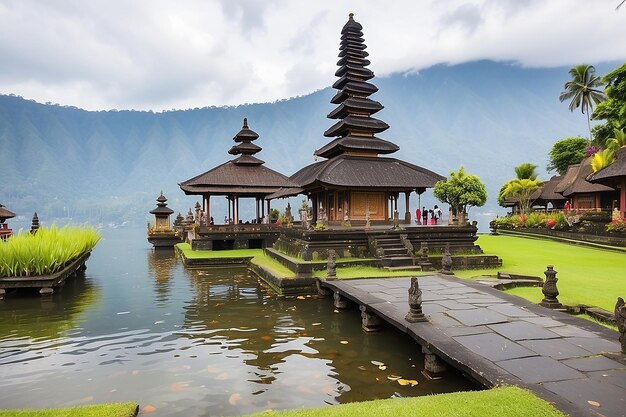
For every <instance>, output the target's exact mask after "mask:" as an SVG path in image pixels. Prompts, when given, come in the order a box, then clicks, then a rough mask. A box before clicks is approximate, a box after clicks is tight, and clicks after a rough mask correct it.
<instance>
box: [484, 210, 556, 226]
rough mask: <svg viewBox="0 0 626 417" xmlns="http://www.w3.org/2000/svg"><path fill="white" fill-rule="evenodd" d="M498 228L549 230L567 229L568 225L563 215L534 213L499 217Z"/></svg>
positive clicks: (496, 221) (496, 222)
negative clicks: (544, 228) (541, 228)
mask: <svg viewBox="0 0 626 417" xmlns="http://www.w3.org/2000/svg"><path fill="white" fill-rule="evenodd" d="M495 225H496V226H497V227H503V228H505V229H506V228H510V229H519V228H522V227H528V228H537V227H546V228H548V229H558V230H563V229H567V227H568V225H567V222H566V220H565V216H564V215H563V213H561V212H558V213H543V212H532V213H530V214H528V215H524V214H513V215H510V216H506V217H498V218H497V219H495Z"/></svg>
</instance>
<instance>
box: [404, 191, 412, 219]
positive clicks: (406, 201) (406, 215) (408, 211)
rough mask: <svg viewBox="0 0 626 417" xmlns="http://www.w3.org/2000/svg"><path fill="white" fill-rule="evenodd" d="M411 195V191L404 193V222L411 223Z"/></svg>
mask: <svg viewBox="0 0 626 417" xmlns="http://www.w3.org/2000/svg"><path fill="white" fill-rule="evenodd" d="M410 197H411V192H410V191H406V192H405V193H404V209H405V211H404V223H406V224H411V206H410V204H409V200H410Z"/></svg>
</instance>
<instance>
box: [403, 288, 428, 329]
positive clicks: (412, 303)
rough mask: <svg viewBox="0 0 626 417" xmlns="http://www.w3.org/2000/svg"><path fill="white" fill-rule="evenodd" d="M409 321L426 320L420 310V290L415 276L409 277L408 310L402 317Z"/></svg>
mask: <svg viewBox="0 0 626 417" xmlns="http://www.w3.org/2000/svg"><path fill="white" fill-rule="evenodd" d="M404 318H405V320H406V321H408V322H409V323H417V322H420V321H428V319H427V318H426V316H425V315H424V313H423V312H422V290H421V289H420V287H419V283H418V281H417V277H411V286H410V287H409V312H408V313H407V314H406V316H405V317H404Z"/></svg>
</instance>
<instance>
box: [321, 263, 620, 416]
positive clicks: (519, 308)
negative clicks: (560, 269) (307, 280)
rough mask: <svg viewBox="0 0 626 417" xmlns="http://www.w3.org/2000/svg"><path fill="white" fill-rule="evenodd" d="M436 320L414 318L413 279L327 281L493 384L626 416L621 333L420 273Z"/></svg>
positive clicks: (564, 405) (580, 412)
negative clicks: (410, 298) (410, 317)
mask: <svg viewBox="0 0 626 417" xmlns="http://www.w3.org/2000/svg"><path fill="white" fill-rule="evenodd" d="M418 282H419V286H420V288H421V289H422V291H423V294H422V299H423V304H422V308H423V311H424V314H425V315H426V316H427V318H428V320H429V321H428V322H422V323H409V322H407V321H406V320H405V319H404V317H405V315H406V313H407V312H408V310H409V306H408V288H409V286H410V278H385V279H360V280H346V281H327V282H325V283H323V284H322V285H323V286H325V287H327V288H329V289H331V290H333V291H338V292H339V294H340V295H341V296H342V297H345V298H347V299H350V300H352V301H354V302H356V303H358V304H360V305H362V306H365V307H364V308H365V309H366V311H368V312H371V313H374V314H375V315H377V316H378V317H380V318H381V319H383V320H385V321H387V322H389V323H391V324H392V325H394V326H395V327H397V328H398V329H400V330H401V331H404V332H406V333H408V334H409V335H411V336H412V337H413V338H414V339H416V340H417V341H418V342H419V343H420V344H421V345H422V346H423V347H426V349H428V350H430V352H432V353H434V354H435V355H437V356H438V357H440V358H442V359H443V360H444V361H445V362H447V363H448V364H451V365H453V366H454V367H455V368H458V369H460V370H461V371H463V372H465V373H466V374H469V375H471V376H472V377H473V378H474V379H476V380H477V381H479V382H481V383H482V384H484V385H486V386H494V385H499V384H513V385H518V386H522V387H525V388H527V389H530V390H531V391H533V392H535V393H536V394H537V395H539V396H540V397H542V398H544V399H546V400H547V401H549V402H552V403H554V404H555V405H556V406H557V407H558V408H559V409H561V410H562V411H564V412H566V413H567V414H569V415H570V416H607V417H608V416H610V417H618V416H626V361H625V359H626V358H625V357H624V355H621V354H620V353H619V352H620V345H619V342H618V333H617V332H615V331H611V330H609V329H606V328H605V327H602V326H600V325H597V324H595V323H593V322H590V321H588V320H584V319H580V318H576V317H573V316H571V315H568V314H566V313H561V312H558V311H553V310H549V309H546V308H543V307H541V306H537V305H534V304H532V303H529V302H526V301H525V300H521V299H519V298H517V297H513V296H510V295H508V294H505V293H503V292H501V291H498V290H495V289H493V288H490V287H488V286H486V285H482V284H480V283H475V282H470V281H463V280H460V279H458V278H455V277H448V276H444V275H439V274H437V275H432V276H426V277H420V278H419V281H418Z"/></svg>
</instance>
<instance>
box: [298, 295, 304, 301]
mask: <svg viewBox="0 0 626 417" xmlns="http://www.w3.org/2000/svg"><path fill="white" fill-rule="evenodd" d="M296 298H297V299H298V300H304V299H305V297H304V296H303V295H299V296H297V297H296Z"/></svg>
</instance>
